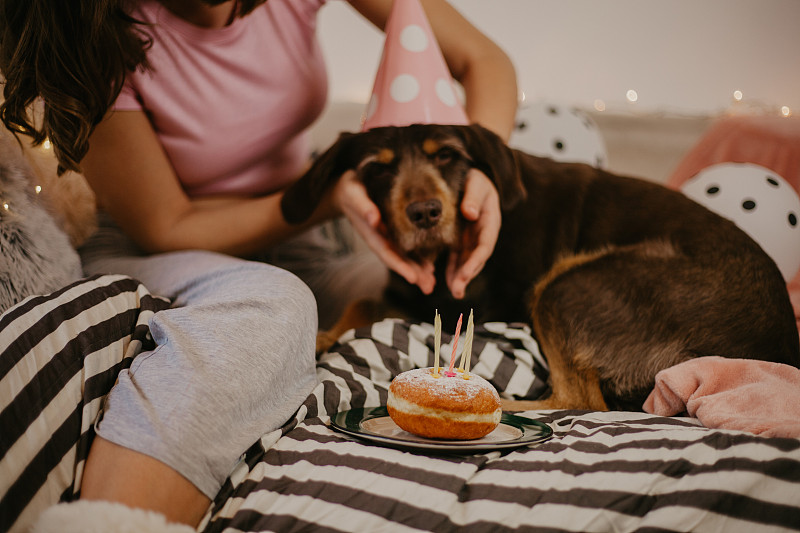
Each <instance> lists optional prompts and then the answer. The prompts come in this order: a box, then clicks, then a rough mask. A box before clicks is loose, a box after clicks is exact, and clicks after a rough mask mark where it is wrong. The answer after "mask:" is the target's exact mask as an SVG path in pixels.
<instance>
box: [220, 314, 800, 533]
mask: <svg viewBox="0 0 800 533" xmlns="http://www.w3.org/2000/svg"><path fill="white" fill-rule="evenodd" d="M462 338H463V337H462ZM443 341H445V342H447V341H448V337H447V336H446V335H445V336H444V338H443ZM432 346H433V326H431V325H428V324H408V323H406V322H401V321H396V320H387V321H384V322H380V323H378V324H375V325H373V326H372V327H370V328H365V329H361V330H356V331H353V332H350V333H348V334H346V336H345V337H343V338H342V339H340V343H339V344H338V345H337V346H335V347H334V349H333V350H332V351H331V352H329V353H327V354H325V355H323V356H322V357H321V358H320V360H319V364H318V375H319V379H320V385H319V386H318V387H317V389H316V390H315V391H314V394H312V395H311V396H310V397H309V398H308V400H307V401H306V402H305V404H304V405H303V407H302V408H301V409H300V411H299V412H298V415H297V417H296V418H295V420H293V421H292V422H291V423H290V424H288V425H287V426H286V427H285V428H284V429H283V430H282V431H281V432H280V435H278V434H274V435H266V436H265V437H264V439H263V440H262V442H261V443H259V444H258V445H256V446H254V447H253V449H251V450H250V452H249V453H248V456H247V460H246V461H244V462H243V463H242V465H241V469H240V471H238V472H237V473H236V474H234V476H232V477H231V480H230V481H231V484H230V485H229V486H228V487H227V490H226V491H223V493H222V494H220V497H219V498H218V499H217V501H216V502H215V507H214V509H213V512H212V513H211V515H210V518H209V519H207V522H206V524H205V525H204V531H205V532H206V533H212V532H220V531H226V532H231V531H281V532H283V531H330V532H334V531H359V532H360V531H391V532H395V531H398V532H400V531H440V532H447V531H487V532H503V531H581V532H585V531H725V532H732V531H747V532H751V531H759V532H761V531H785V530H792V529H796V530H800V440H796V439H767V438H762V437H757V436H753V435H750V434H746V433H739V432H732V431H721V430H710V429H707V428H704V427H702V426H700V425H699V424H698V423H697V422H696V420H693V419H689V418H663V417H657V416H651V415H647V414H644V413H631V412H609V413H599V412H577V411H562V412H546V413H534V412H528V413H525V415H526V416H528V417H530V418H536V419H538V420H540V421H543V422H546V423H548V424H550V425H551V427H552V428H553V429H554V431H555V437H554V438H553V439H550V440H548V441H546V442H543V443H540V444H535V445H532V446H529V447H525V448H519V449H514V450H511V451H509V450H505V451H502V452H500V451H493V452H489V453H481V454H475V455H464V456H461V455H430V454H426V453H414V452H408V451H401V450H397V449H390V448H385V447H382V446H379V445H376V444H372V443H370V442H362V441H359V440H357V439H355V438H353V437H350V436H347V435H344V434H341V433H337V432H335V431H333V430H332V429H331V428H330V427H329V425H328V424H329V419H330V416H331V415H333V414H334V413H336V412H337V411H339V410H345V409H351V408H358V407H369V406H378V405H385V403H386V396H387V390H388V386H389V383H390V381H391V379H392V377H393V376H395V375H397V374H398V373H399V372H403V371H405V370H409V369H411V368H415V367H421V366H432V365H433V360H432V357H433V356H432ZM473 346H474V353H475V354H476V355H477V363H476V364H475V365H474V369H473V370H474V371H475V372H476V373H478V374H480V375H481V376H483V377H484V378H486V379H488V380H489V381H491V382H492V383H493V384H494V385H495V386H496V387H497V388H498V389H499V390H500V391H501V392H502V394H503V395H504V396H506V397H509V396H515V397H517V398H535V397H537V396H538V395H541V394H543V393H545V391H546V385H545V383H544V380H545V379H546V372H547V370H546V364H545V362H544V360H543V359H542V357H541V355H539V352H538V348H537V345H536V342H535V341H534V340H533V339H532V338H531V336H530V333H529V330H528V328H527V326H524V325H521V324H508V325H506V324H500V323H492V324H484V325H482V326H479V327H477V328H476V331H475V341H474V345H473ZM444 353H448V354H449V352H448V351H447V350H446V349H445V350H444Z"/></svg>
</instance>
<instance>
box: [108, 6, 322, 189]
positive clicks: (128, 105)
mask: <svg viewBox="0 0 800 533" xmlns="http://www.w3.org/2000/svg"><path fill="white" fill-rule="evenodd" d="M324 2H325V0H269V1H268V2H267V3H266V4H264V5H262V6H260V7H258V8H256V10H255V11H253V12H252V13H251V14H249V15H248V16H246V17H244V18H237V19H236V20H235V21H234V22H233V23H232V24H231V25H229V26H226V27H225V28H221V29H207V28H200V27H198V26H194V25H193V24H190V23H188V22H186V21H185V20H183V19H181V18H178V17H176V16H175V15H173V14H172V13H171V12H170V11H168V10H167V9H166V8H165V7H163V6H162V5H161V4H160V3H159V2H157V1H155V0H142V1H141V2H140V3H139V5H138V6H137V8H136V9H135V11H133V12H132V13H131V14H132V15H133V16H134V17H136V18H137V19H139V20H142V21H145V22H148V23H151V24H153V26H152V27H149V28H145V31H146V32H147V33H149V34H150V35H152V37H153V47H152V48H151V49H150V50H149V51H148V52H147V56H148V58H149V60H150V63H151V65H152V67H153V69H154V70H153V71H147V72H142V71H139V70H137V71H136V72H135V73H132V74H130V75H129V76H128V78H127V80H126V83H125V86H124V88H123V90H122V93H121V94H120V96H119V98H118V99H117V101H116V103H115V105H114V108H115V109H117V110H143V111H145V112H146V113H147V115H148V117H149V118H150V121H151V122H152V124H153V127H154V128H155V131H156V133H157V134H158V137H159V139H160V141H161V143H162V145H163V146H164V149H165V150H166V153H167V155H168V156H169V159H170V161H171V162H172V165H173V167H174V169H175V172H176V173H177V175H178V177H179V179H180V181H181V183H182V184H183V187H184V189H185V190H186V192H187V194H189V195H190V196H202V195H210V194H226V193H228V194H248V195H258V194H264V193H269V192H273V191H275V190H278V189H280V188H281V187H283V186H285V185H287V184H288V183H289V182H290V181H291V180H292V179H294V178H296V177H298V176H299V175H300V173H301V172H302V170H303V167H304V165H305V164H306V163H307V161H308V156H309V154H308V135H307V134H306V133H305V132H304V130H306V128H307V127H308V126H309V125H310V124H311V123H312V122H313V121H314V120H315V119H316V118H317V117H318V116H319V114H320V113H321V112H322V109H323V107H324V105H325V98H326V96H327V89H328V85H327V75H326V70H325V65H324V60H323V56H322V52H321V50H320V48H319V45H318V43H317V40H316V37H315V29H316V15H317V11H318V10H319V8H320V7H321V6H322V4H323V3H324Z"/></svg>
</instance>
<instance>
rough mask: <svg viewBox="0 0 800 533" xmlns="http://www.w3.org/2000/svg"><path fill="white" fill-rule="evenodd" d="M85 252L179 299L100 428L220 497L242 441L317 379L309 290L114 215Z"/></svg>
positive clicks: (286, 413) (109, 403) (277, 272)
mask: <svg viewBox="0 0 800 533" xmlns="http://www.w3.org/2000/svg"><path fill="white" fill-rule="evenodd" d="M80 252H81V259H82V261H83V266H84V271H85V273H86V274H87V275H89V274H99V273H116V274H125V275H128V276H131V277H133V278H136V279H138V280H140V281H141V282H142V283H143V284H144V285H145V286H146V287H147V288H148V289H149V290H150V292H152V293H154V294H157V295H161V296H165V297H168V298H170V299H171V300H172V301H173V305H172V307H171V308H170V309H169V310H166V311H162V312H159V313H156V314H155V315H154V317H153V319H152V320H151V324H150V327H151V331H152V334H153V338H154V340H155V342H156V345H157V347H156V349H155V350H153V351H152V352H143V353H141V354H140V355H139V356H137V357H136V358H135V360H134V361H133V364H132V365H131V367H130V369H129V370H125V371H123V372H121V373H120V375H119V379H118V383H117V385H116V386H115V387H114V388H113V389H112V391H111V393H110V394H109V395H108V397H107V398H106V402H105V405H104V412H103V417H102V419H101V420H100V421H99V422H98V424H97V425H96V429H97V432H98V434H99V435H100V436H102V437H103V438H105V439H107V440H109V441H111V442H114V443H116V444H119V445H121V446H124V447H127V448H130V449H132V450H135V451H138V452H140V453H144V454H146V455H148V456H151V457H154V458H156V459H158V460H159V461H161V462H163V463H165V464H167V465H169V466H170V467H171V468H173V469H175V470H177V471H178V472H180V473H181V474H182V475H183V476H184V477H186V478H187V479H188V480H189V481H191V482H192V483H193V484H194V485H195V486H196V487H197V488H198V489H199V490H200V491H202V492H203V493H204V494H205V495H206V496H208V497H209V498H212V499H213V498H214V496H215V495H216V494H217V492H218V491H219V488H220V487H221V485H222V483H223V482H224V481H225V479H226V477H227V476H228V475H229V474H230V472H231V470H232V468H233V467H234V466H235V465H236V463H237V461H238V458H239V456H240V455H241V454H242V452H244V451H245V450H246V449H247V448H248V447H249V446H250V445H252V444H253V443H254V442H255V441H256V440H257V439H258V438H259V437H261V436H262V435H263V434H265V433H267V432H269V431H272V430H274V429H277V428H279V427H280V426H281V425H283V424H284V423H285V422H286V420H288V418H289V417H290V416H291V415H292V413H293V412H294V411H295V410H296V409H297V408H298V407H299V406H300V404H301V403H302V401H303V400H304V399H305V398H306V397H307V396H308V394H309V393H310V392H311V390H312V389H313V388H314V386H315V385H316V383H317V381H316V374H315V366H314V363H315V360H314V343H315V337H316V332H317V313H316V305H315V299H314V296H313V294H312V292H311V291H310V290H309V288H308V286H307V285H306V284H305V283H304V282H303V281H301V280H300V279H299V278H298V277H297V276H295V275H294V274H291V273H289V272H288V271H286V270H283V269H281V268H278V267H275V266H272V265H268V264H265V263H261V262H257V261H246V260H242V259H237V258H234V257H230V256H226V255H222V254H217V253H213V252H205V251H185V252H172V253H165V254H157V255H151V256H145V255H142V254H141V252H140V251H139V250H138V249H137V248H136V246H135V245H134V244H133V243H132V242H131V241H130V240H129V239H128V238H127V237H125V235H124V234H123V233H122V232H121V231H120V230H119V229H118V228H116V227H115V226H114V225H113V224H112V223H110V222H109V221H108V220H107V219H106V218H105V217H101V224H100V228H99V230H98V231H97V233H96V234H95V235H94V236H93V237H92V238H90V239H89V241H88V242H87V243H86V244H84V246H82V247H81V250H80ZM290 255H292V254H290ZM295 259H297V257H295ZM340 262H341V261H340ZM340 262H338V263H337V262H336V261H334V264H336V265H339V263H340ZM356 262H357V263H358V261H356ZM314 264H315V263H314V262H311V265H312V266H313V265H314ZM339 266H340V267H341V266H344V267H346V265H339ZM316 267H319V265H318V264H317V265H316ZM312 270H316V268H314V269H312ZM317 277H319V276H317ZM323 277H324V276H323ZM373 277H374V276H373Z"/></svg>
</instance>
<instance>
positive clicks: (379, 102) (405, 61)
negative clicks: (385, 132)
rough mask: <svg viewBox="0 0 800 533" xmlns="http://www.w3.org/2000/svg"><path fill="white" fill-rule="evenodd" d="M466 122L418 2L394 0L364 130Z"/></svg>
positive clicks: (447, 71) (441, 56) (442, 57)
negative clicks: (381, 127)
mask: <svg viewBox="0 0 800 533" xmlns="http://www.w3.org/2000/svg"><path fill="white" fill-rule="evenodd" d="M468 123H469V121H468V120H467V114H466V113H465V112H464V108H463V107H462V106H461V103H460V102H459V101H458V97H457V96H456V91H455V85H454V82H453V78H452V77H451V76H450V71H449V70H448V69H447V64H446V63H445V60H444V56H443V55H442V51H441V50H440V49H439V43H438V42H436V38H435V37H434V35H433V30H431V26H430V24H429V23H428V19H427V17H426V16H425V11H424V10H423V9H422V5H421V4H420V3H419V0H394V2H393V4H392V11H391V13H390V14H389V20H388V21H387V23H386V41H385V42H384V44H383V55H382V56H381V63H380V66H379V67H378V73H377V75H376V76H375V85H374V86H373V89H372V98H371V99H370V101H369V105H368V106H367V112H366V116H365V119H364V124H363V126H362V130H364V131H366V130H369V129H371V128H377V127H380V126H408V125H409V124H468Z"/></svg>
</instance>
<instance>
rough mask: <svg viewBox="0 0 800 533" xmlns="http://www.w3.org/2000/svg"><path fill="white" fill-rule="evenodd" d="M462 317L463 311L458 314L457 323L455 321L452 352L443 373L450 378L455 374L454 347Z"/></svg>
mask: <svg viewBox="0 0 800 533" xmlns="http://www.w3.org/2000/svg"><path fill="white" fill-rule="evenodd" d="M462 318H464V313H461V314H460V315H458V323H456V336H455V337H453V353H452V355H451V356H450V368H448V369H447V372H445V374H444V375H445V376H447V377H449V378H452V377H453V376H455V375H456V373H455V372H453V365H455V364H456V348H458V336H459V335H460V334H461V319H462Z"/></svg>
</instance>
